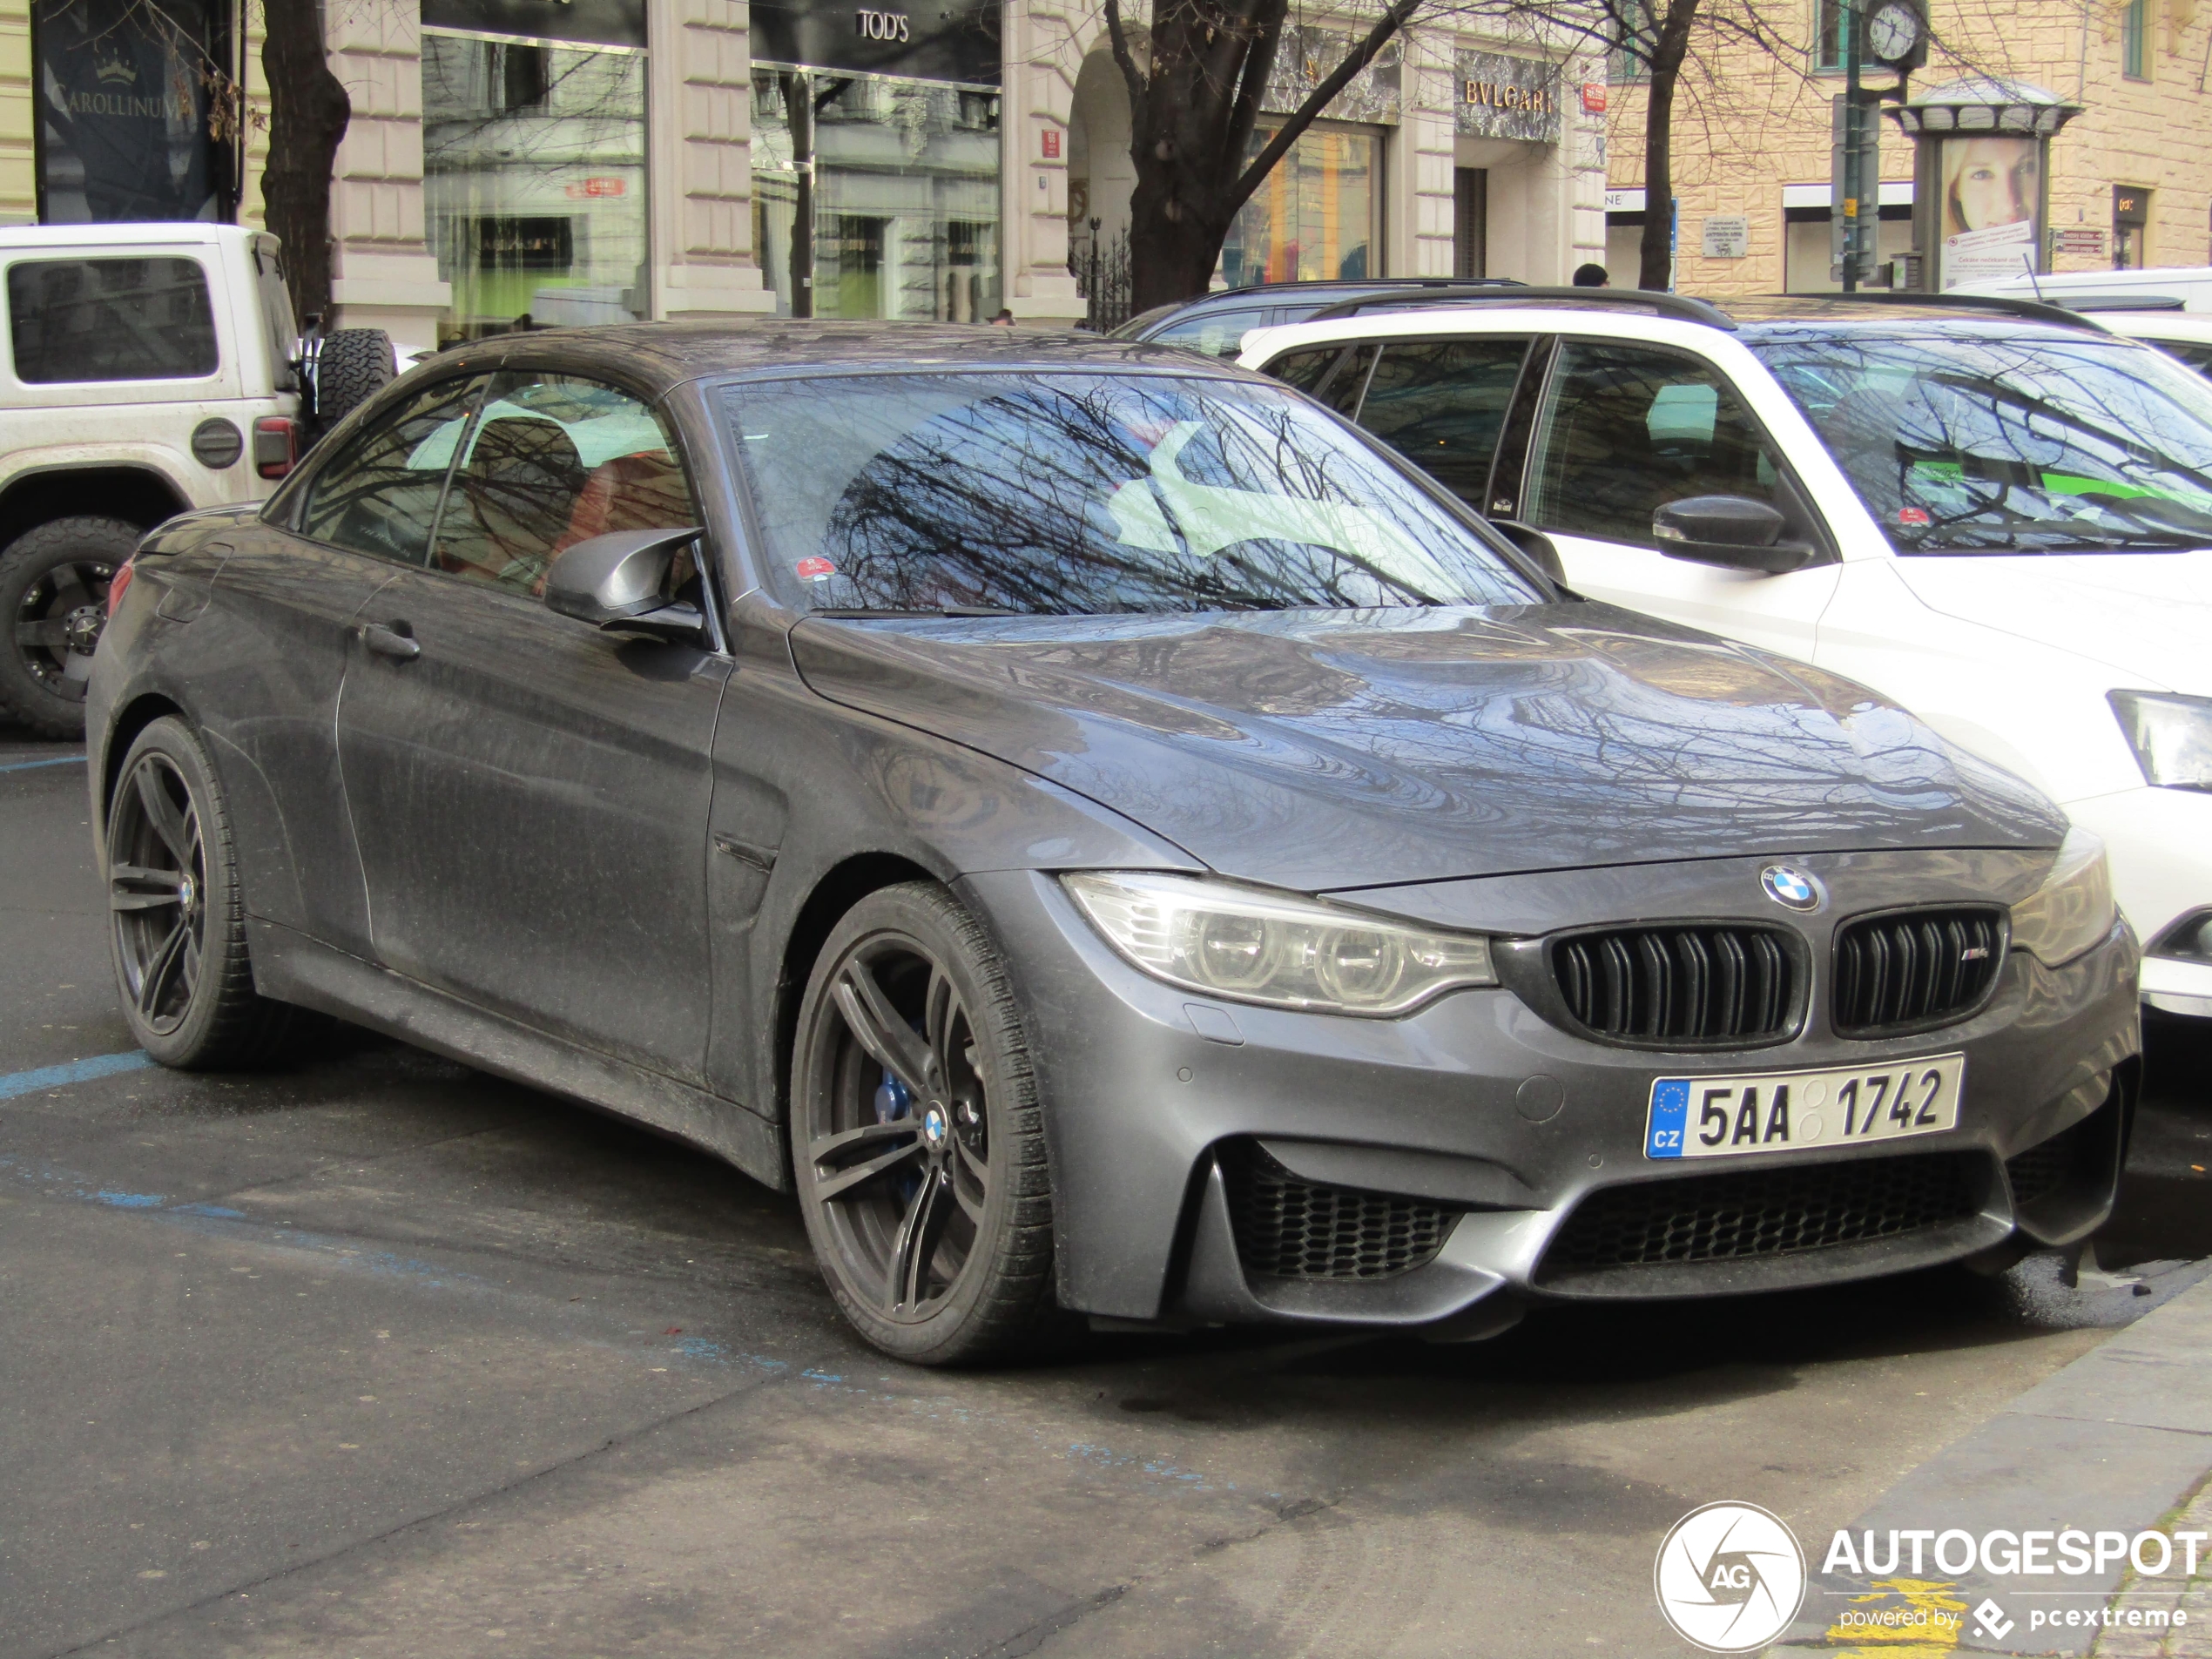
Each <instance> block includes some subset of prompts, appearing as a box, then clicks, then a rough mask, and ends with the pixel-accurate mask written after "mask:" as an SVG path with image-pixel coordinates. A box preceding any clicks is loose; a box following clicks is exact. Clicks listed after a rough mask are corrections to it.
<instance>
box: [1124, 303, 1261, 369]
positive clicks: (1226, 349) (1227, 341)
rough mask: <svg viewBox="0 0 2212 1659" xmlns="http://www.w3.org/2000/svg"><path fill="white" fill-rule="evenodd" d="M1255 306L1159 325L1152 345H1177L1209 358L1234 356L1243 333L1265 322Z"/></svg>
mask: <svg viewBox="0 0 2212 1659" xmlns="http://www.w3.org/2000/svg"><path fill="white" fill-rule="evenodd" d="M1266 321H1267V313H1266V311H1265V310H1264V308H1262V307H1251V308H1250V309H1247V310H1242V311H1208V312H1202V313H1200V314H1198V315H1197V316H1195V317H1191V318H1189V319H1187V320H1184V321H1182V322H1178V323H1176V324H1174V325H1173V326H1172V327H1167V328H1163V329H1162V330H1161V331H1160V332H1159V333H1158V334H1155V335H1153V336H1152V344H1154V345H1155V346H1180V347H1183V348H1184V350H1185V351H1197V352H1204V353H1205V354H1206V355H1207V356H1209V357H1234V356H1235V355H1236V354H1238V352H1239V351H1241V350H1243V349H1244V336H1245V335H1246V334H1250V333H1251V331H1252V330H1253V329H1255V328H1258V327H1264V325H1265V324H1266Z"/></svg>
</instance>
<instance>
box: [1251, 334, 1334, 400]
mask: <svg viewBox="0 0 2212 1659" xmlns="http://www.w3.org/2000/svg"><path fill="white" fill-rule="evenodd" d="M1343 349H1344V347H1341V346H1316V347H1313V348H1312V349H1311V350H1308V351H1293V352H1285V353H1284V354H1282V355H1281V356H1280V357H1278V358H1277V359H1276V360H1275V361H1273V362H1271V363H1270V364H1269V365H1268V366H1267V369H1266V372H1267V373H1268V374H1272V375H1273V376H1274V377H1275V378H1276V379H1277V380H1278V381H1282V382H1283V384H1284V385H1285V386H1293V387H1296V388H1298V390H1299V391H1301V392H1308V393H1310V392H1312V390H1313V389H1314V388H1316V387H1318V386H1319V385H1320V384H1321V379H1322V376H1324V375H1325V374H1327V373H1328V372H1329V371H1330V370H1331V369H1332V368H1335V367H1336V361H1337V354H1338V353H1339V352H1340V351H1342V350H1343Z"/></svg>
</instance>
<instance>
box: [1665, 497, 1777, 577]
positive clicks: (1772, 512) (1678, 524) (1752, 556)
mask: <svg viewBox="0 0 2212 1659" xmlns="http://www.w3.org/2000/svg"><path fill="white" fill-rule="evenodd" d="M1789 528H1790V521H1789V520H1788V519H1786V518H1784V516H1782V515H1781V514H1780V513H1779V512H1777V510H1776V509H1773V508H1772V507H1770V506H1768V505H1767V503H1766V502H1763V501H1752V500H1750V498H1749V497H1748V496H1689V498H1688V499H1686V500H1683V501H1670V502H1668V503H1667V504H1666V505H1665V506H1664V507H1662V508H1661V509H1659V510H1658V511H1657V512H1656V513H1654V514H1653V515H1652V516H1651V534H1652V536H1653V539H1655V540H1656V541H1657V543H1659V550H1660V551H1661V552H1662V553H1664V554H1665V555H1666V556H1668V557H1669V558H1670V559H1690V560H1694V561H1695V562H1696V563H1699V564H1718V565H1723V566H1725V567H1726V568H1727V569H1729V570H1764V572H1766V573H1767V574H1768V575H1769V576H1782V575H1785V574H1787V573H1788V572H1790V571H1791V570H1803V569H1804V567H1805V566H1806V565H1808V564H1811V563H1812V562H1813V559H1814V558H1815V557H1816V556H1817V555H1816V554H1815V552H1814V550H1813V548H1812V547H1811V544H1810V543H1804V542H1785V541H1784V540H1783V539H1782V532H1783V531H1784V530H1786V529H1789Z"/></svg>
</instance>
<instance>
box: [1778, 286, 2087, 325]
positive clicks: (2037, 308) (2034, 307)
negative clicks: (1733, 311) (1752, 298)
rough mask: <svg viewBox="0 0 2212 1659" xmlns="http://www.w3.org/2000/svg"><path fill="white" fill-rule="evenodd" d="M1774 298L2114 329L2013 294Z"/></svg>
mask: <svg viewBox="0 0 2212 1659" xmlns="http://www.w3.org/2000/svg"><path fill="white" fill-rule="evenodd" d="M1767 298H1769V299H1771V300H1835V301H1837V302H1838V303H1840V304H1844V305H1866V306H1933V307H1937V308H1938V309H1940V310H1945V311H1993V312H1996V313H1997V314H1999V315H2000V316H2006V317H2020V318H2022V319H2025V320H2028V321H2031V322H2054V323H2056V324H2058V325H2059V326H2060V327H2061V328H2087V330H2089V331H2090V333H2092V334H2110V333H2111V332H2112V330H2111V329H2109V328H2107V327H2105V326H2104V325H2103V324H2102V323H2101V322H2094V321H2092V320H2090V319H2088V318H2087V317H2084V316H2080V315H2078V314H2075V313H2074V312H2071V311H2069V310H2067V308H2066V307H2064V306H2059V305H2048V304H2046V303H2045V302H2044V301H2042V300H2015V299H2014V298H2013V296H2012V295H2010V294H1997V293H1897V292H1894V291H1892V290H1889V289H1885V288H1875V289H1871V290H1868V289H1861V290H1860V291H1859V292H1858V293H1776V294H1769V295H1768V296H1767Z"/></svg>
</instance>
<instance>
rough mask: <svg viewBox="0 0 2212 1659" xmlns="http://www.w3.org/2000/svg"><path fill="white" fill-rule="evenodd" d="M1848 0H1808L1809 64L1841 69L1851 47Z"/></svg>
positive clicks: (1823, 68) (1823, 67)
mask: <svg viewBox="0 0 2212 1659" xmlns="http://www.w3.org/2000/svg"><path fill="white" fill-rule="evenodd" d="M1851 10H1852V9H1851V4H1850V0H1812V66H1813V68H1814V69H1816V70H1836V71H1841V70H1842V69H1843V67H1844V58H1845V57H1847V56H1849V54H1850V51H1851Z"/></svg>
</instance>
